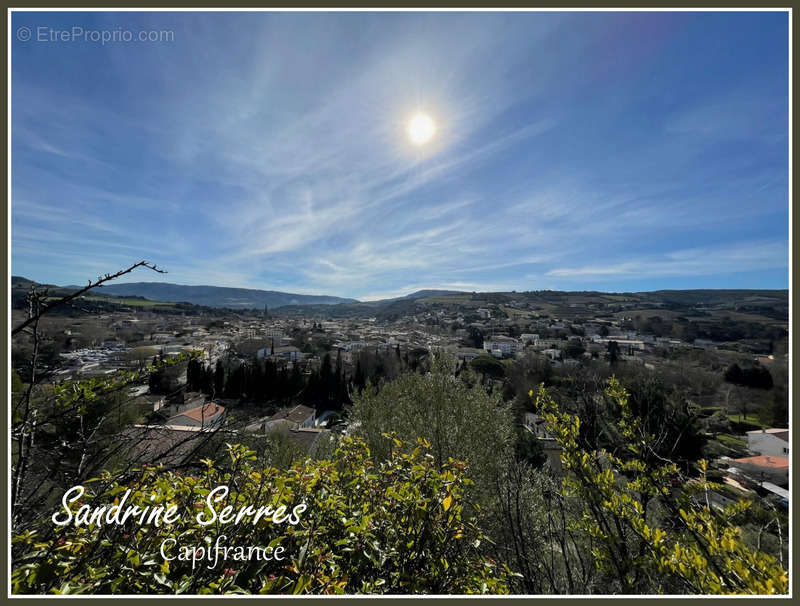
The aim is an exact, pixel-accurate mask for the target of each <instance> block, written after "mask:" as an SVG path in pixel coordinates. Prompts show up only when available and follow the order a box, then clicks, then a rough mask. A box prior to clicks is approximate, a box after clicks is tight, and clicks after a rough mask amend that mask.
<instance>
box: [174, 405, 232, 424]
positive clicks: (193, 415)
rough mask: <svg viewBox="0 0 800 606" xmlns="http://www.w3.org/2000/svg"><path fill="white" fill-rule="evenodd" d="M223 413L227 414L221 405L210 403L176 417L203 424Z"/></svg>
mask: <svg viewBox="0 0 800 606" xmlns="http://www.w3.org/2000/svg"><path fill="white" fill-rule="evenodd" d="M223 412H225V409H224V408H223V407H222V406H220V405H219V404H214V402H208V403H207V404H203V405H202V406H198V407H197V408H192V409H190V410H184V411H183V412H181V413H179V414H177V415H175V416H176V417H180V416H185V417H189V418H190V419H193V420H195V421H198V422H202V421H208V420H209V419H211V418H212V417H216V416H217V415H218V414H221V413H223ZM173 418H174V417H173Z"/></svg>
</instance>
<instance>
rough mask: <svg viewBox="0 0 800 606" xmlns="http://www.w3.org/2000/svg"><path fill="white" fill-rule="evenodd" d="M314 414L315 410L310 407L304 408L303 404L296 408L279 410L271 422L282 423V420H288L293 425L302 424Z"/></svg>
mask: <svg viewBox="0 0 800 606" xmlns="http://www.w3.org/2000/svg"><path fill="white" fill-rule="evenodd" d="M313 414H314V409H313V408H310V407H308V406H303V405H302V404H298V405H297V406H295V407H294V408H284V409H283V410H279V411H278V412H276V413H275V414H274V415H272V416H271V417H270V419H269V420H270V421H280V420H282V419H286V420H287V421H290V422H292V423H298V424H300V423H302V422H303V421H305V420H306V419H307V418H308V417H310V416H311V415H313Z"/></svg>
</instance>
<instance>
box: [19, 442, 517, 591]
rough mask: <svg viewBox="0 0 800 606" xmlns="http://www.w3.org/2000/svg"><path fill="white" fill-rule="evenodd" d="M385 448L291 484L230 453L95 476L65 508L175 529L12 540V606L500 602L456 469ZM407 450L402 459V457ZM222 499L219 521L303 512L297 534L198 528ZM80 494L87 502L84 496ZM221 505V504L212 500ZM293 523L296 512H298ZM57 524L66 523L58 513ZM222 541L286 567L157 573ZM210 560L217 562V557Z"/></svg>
mask: <svg viewBox="0 0 800 606" xmlns="http://www.w3.org/2000/svg"><path fill="white" fill-rule="evenodd" d="M385 439H387V440H388V441H389V442H390V444H391V446H392V448H391V456H390V458H389V459H388V460H386V461H385V462H382V463H380V464H375V463H373V462H372V460H371V457H370V452H369V450H368V448H367V446H366V444H365V443H364V442H363V441H361V440H358V439H353V438H344V439H343V441H342V443H341V445H340V447H339V448H338V449H337V450H336V452H335V454H334V457H333V458H332V459H331V460H318V461H311V460H306V461H304V462H300V463H296V464H295V465H294V466H293V467H292V468H291V469H290V470H289V471H287V472H278V471H277V470H276V469H256V468H255V467H254V464H253V461H254V459H255V454H254V452H253V451H251V450H249V449H247V448H245V447H243V446H238V445H237V446H231V447H230V448H229V453H230V463H229V464H227V465H225V466H222V465H218V464H214V463H212V462H211V461H205V464H206V465H207V470H206V472H205V474H203V476H202V477H199V478H198V477H194V476H186V475H181V474H178V473H174V472H170V471H166V470H164V469H162V468H153V467H150V468H144V469H141V470H139V471H138V472H137V474H136V475H135V476H134V477H133V478H132V479H130V480H129V481H124V480H123V479H122V478H114V477H112V476H111V475H110V474H104V475H103V476H102V477H101V478H96V479H94V480H93V481H92V482H91V483H87V486H93V487H94V491H93V492H92V493H91V494H86V495H84V497H83V498H82V499H81V500H80V501H79V502H73V503H72V504H71V505H70V507H71V511H72V512H73V513H77V511H78V510H79V507H80V506H81V505H85V504H92V506H99V505H111V504H113V503H115V499H116V503H119V499H120V497H121V495H122V493H124V492H125V491H127V490H128V489H130V490H131V496H130V499H129V500H128V501H127V502H126V505H137V506H139V507H142V508H143V507H145V506H148V505H150V506H154V505H162V506H164V507H166V506H167V505H170V504H171V505H175V506H177V508H178V512H181V516H180V518H179V519H178V520H177V521H175V522H174V523H172V524H162V525H160V526H157V525H155V524H150V525H143V526H139V525H137V524H135V523H133V522H132V521H131V520H130V519H129V520H128V521H127V522H125V523H124V524H123V525H121V526H117V525H106V524H105V523H103V524H102V525H100V524H90V525H80V526H75V525H71V526H64V527H61V529H62V530H60V531H59V528H57V527H55V526H54V524H53V522H52V521H51V520H50V518H49V517H47V518H45V519H43V520H42V522H41V524H40V525H39V527H38V528H35V529H33V530H30V531H25V532H23V533H21V534H17V535H15V536H13V541H12V542H13V570H12V590H13V592H14V593H61V594H64V593H93V594H98V593H200V594H204V593H295V594H299V593H313V594H340V593H505V592H507V590H508V583H507V580H508V578H509V574H510V573H509V572H508V570H507V569H506V568H505V567H502V566H498V565H497V564H496V563H495V562H494V561H493V560H490V559H489V558H486V557H484V556H482V555H481V552H480V548H481V543H482V542H483V541H485V537H484V536H483V534H482V533H481V531H480V530H479V529H478V527H477V526H476V523H475V520H474V519H471V518H470V519H468V518H467V517H466V515H464V513H463V509H462V507H463V494H464V489H465V487H466V486H467V485H468V484H469V479H467V478H466V477H465V476H464V469H465V467H466V466H465V464H463V463H459V462H456V461H453V460H450V461H448V462H447V464H446V465H445V466H444V467H443V468H440V467H439V466H438V465H437V464H435V463H434V461H433V457H432V455H431V454H430V444H429V443H428V442H426V441H424V440H421V439H420V440H418V442H417V444H416V446H415V447H414V448H413V450H411V449H410V448H408V447H406V446H405V444H404V443H402V442H401V441H399V440H397V439H396V438H393V437H390V436H387V437H386V438H385ZM409 450H410V452H409ZM221 485H224V486H228V487H230V494H228V495H227V496H226V497H225V498H224V499H223V500H221V501H220V502H219V503H217V504H215V505H214V508H215V510H216V511H217V512H221V510H222V508H223V506H226V505H230V506H232V508H233V511H234V512H236V511H239V510H240V508H241V507H243V506H246V505H250V506H253V507H256V508H257V507H259V506H261V505H271V506H272V507H274V508H278V507H279V506H280V505H286V506H287V508H288V510H289V511H292V508H293V507H294V506H297V505H298V504H300V503H304V504H305V505H306V506H307V509H306V510H305V511H303V512H301V513H300V515H299V523H298V524H297V525H292V524H291V521H290V523H287V524H283V525H281V524H275V523H273V520H272V519H265V518H261V519H260V520H259V521H258V522H257V523H255V524H253V523H251V521H252V518H251V517H248V516H245V517H244V519H243V521H242V523H241V524H232V523H228V524H220V523H219V520H217V521H216V522H214V523H213V524H211V525H209V526H207V527H203V526H201V525H200V524H199V523H198V521H197V520H196V514H197V513H198V512H199V513H202V514H203V515H204V516H206V518H208V517H209V516H210V513H211V512H210V510H209V509H208V501H207V499H209V498H210V497H209V494H210V493H211V491H213V490H214V489H215V487H217V486H221ZM87 490H88V489H87ZM215 494H216V493H215ZM295 511H297V510H295ZM60 512H61V513H60V515H63V516H66V512H65V511H63V510H60ZM222 535H225V537H226V540H225V542H224V544H225V545H226V546H231V547H244V548H246V547H247V546H263V547H267V546H269V547H272V548H273V549H275V550H277V549H278V548H279V547H280V548H283V549H284V550H285V551H284V554H285V559H284V560H283V561H263V560H262V561H258V560H253V559H251V560H250V561H242V562H236V563H235V564H230V563H220V564H219V565H218V566H215V567H211V568H209V565H210V563H209V562H207V561H205V560H201V562H200V563H198V565H197V566H196V567H194V568H193V562H192V561H191V559H189V560H187V561H181V560H179V559H173V560H170V561H166V560H164V558H163V554H162V553H161V548H162V545H163V544H164V541H165V540H169V539H174V541H175V542H174V543H173V542H169V543H167V552H166V555H167V556H169V555H170V551H169V550H170V548H171V549H172V550H173V551H172V555H173V556H175V555H177V554H178V553H180V551H179V549H180V548H182V546H189V553H194V554H195V555H196V554H197V550H198V549H199V548H201V547H202V548H204V549H206V551H207V552H210V550H215V547H214V545H215V540H216V539H215V538H214V537H217V538H219V539H221V538H222ZM215 553H216V550H215Z"/></svg>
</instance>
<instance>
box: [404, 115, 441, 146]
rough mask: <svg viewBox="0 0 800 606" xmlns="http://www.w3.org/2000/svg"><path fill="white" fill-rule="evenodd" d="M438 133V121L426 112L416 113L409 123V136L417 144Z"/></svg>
mask: <svg viewBox="0 0 800 606" xmlns="http://www.w3.org/2000/svg"><path fill="white" fill-rule="evenodd" d="M434 134H436V123H435V122H434V121H433V120H432V119H431V117H430V116H428V115H426V114H416V115H415V116H414V117H413V118H411V121H410V122H409V123H408V137H409V139H411V141H412V142H413V143H415V144H417V145H423V144H425V143H427V142H428V141H430V140H431V138H432V137H433V135H434Z"/></svg>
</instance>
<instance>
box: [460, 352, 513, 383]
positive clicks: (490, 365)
mask: <svg viewBox="0 0 800 606" xmlns="http://www.w3.org/2000/svg"><path fill="white" fill-rule="evenodd" d="M469 366H470V368H472V369H473V370H474V371H476V372H479V373H481V374H482V375H484V376H489V377H492V378H494V379H500V378H502V377H503V376H504V375H505V370H506V368H505V366H504V365H503V363H502V362H500V361H499V360H497V359H495V358H493V357H492V356H478V357H477V358H474V359H473V360H471V361H470V363H469Z"/></svg>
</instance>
